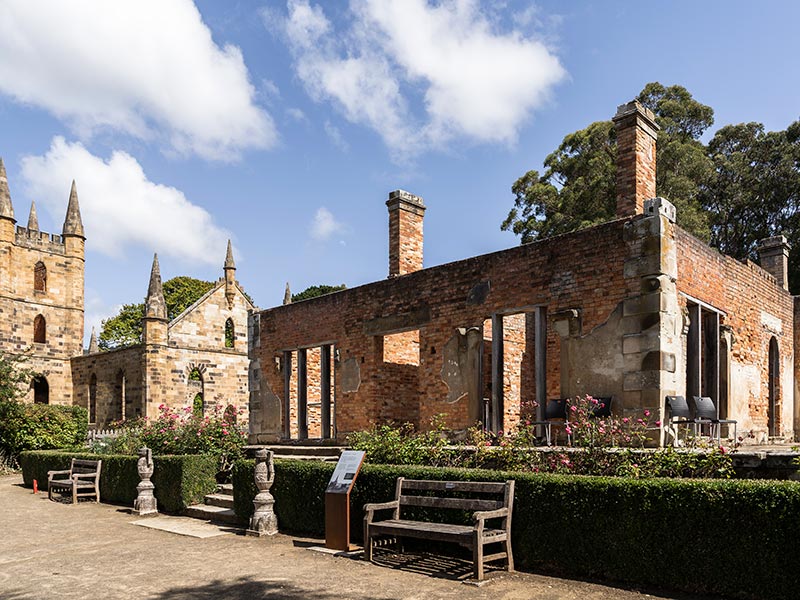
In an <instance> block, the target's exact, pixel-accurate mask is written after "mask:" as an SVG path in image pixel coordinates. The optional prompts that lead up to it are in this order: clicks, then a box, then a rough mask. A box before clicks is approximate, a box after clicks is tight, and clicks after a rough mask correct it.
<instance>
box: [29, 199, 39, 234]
mask: <svg viewBox="0 0 800 600" xmlns="http://www.w3.org/2000/svg"><path fill="white" fill-rule="evenodd" d="M28 229H29V230H31V231H39V217H37V216H36V203H35V202H34V201H33V200H31V212H30V214H29V215H28Z"/></svg>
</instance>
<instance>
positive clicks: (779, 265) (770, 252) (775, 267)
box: [758, 235, 791, 290]
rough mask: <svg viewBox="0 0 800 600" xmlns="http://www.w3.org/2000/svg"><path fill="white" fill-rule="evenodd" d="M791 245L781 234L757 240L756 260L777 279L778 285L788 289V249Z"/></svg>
mask: <svg viewBox="0 0 800 600" xmlns="http://www.w3.org/2000/svg"><path fill="white" fill-rule="evenodd" d="M790 249H791V246H790V245H789V242H788V241H786V238H785V237H783V236H782V235H776V236H774V237H768V238H764V239H763V240H759V241H758V262H759V263H761V268H762V269H764V270H765V271H766V272H767V273H769V274H770V275H772V276H773V277H774V278H775V279H777V280H778V285H779V286H781V287H782V288H783V289H785V290H788V289H789V250H790Z"/></svg>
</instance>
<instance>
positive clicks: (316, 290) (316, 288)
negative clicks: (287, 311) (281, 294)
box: [292, 283, 347, 302]
mask: <svg viewBox="0 0 800 600" xmlns="http://www.w3.org/2000/svg"><path fill="white" fill-rule="evenodd" d="M346 289H347V286H346V285H345V284H343V283H342V284H341V285H324V284H323V285H312V286H310V287H307V288H306V289H304V290H303V291H302V292H299V293H297V294H292V302H300V301H301V300H308V299H310V298H316V297H317V296H324V295H325V294H331V293H333V292H339V291H341V290H346Z"/></svg>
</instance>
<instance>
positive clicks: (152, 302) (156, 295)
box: [142, 254, 168, 344]
mask: <svg viewBox="0 0 800 600" xmlns="http://www.w3.org/2000/svg"><path fill="white" fill-rule="evenodd" d="M167 341H168V336H167V303H166V301H165V300H164V289H163V288H162V287H161V268H160V267H159V266H158V254H154V255H153V268H152V269H151V270H150V285H148V286H147V298H145V299H144V317H143V318H142V342H144V343H145V344H166V343H167Z"/></svg>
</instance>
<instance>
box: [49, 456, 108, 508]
mask: <svg viewBox="0 0 800 600" xmlns="http://www.w3.org/2000/svg"><path fill="white" fill-rule="evenodd" d="M102 463H103V461H102V460H83V459H80V458H73V459H72V464H70V467H69V470H66V471H48V472H47V497H48V498H49V499H50V500H52V499H53V492H58V491H67V492H72V503H73V504H76V503H77V502H78V497H79V496H94V497H95V501H97V502H100V467H101V466H102ZM63 475H66V476H67V477H66V478H64V477H60V478H58V479H57V478H56V477H57V476H63Z"/></svg>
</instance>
